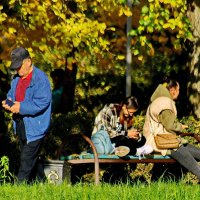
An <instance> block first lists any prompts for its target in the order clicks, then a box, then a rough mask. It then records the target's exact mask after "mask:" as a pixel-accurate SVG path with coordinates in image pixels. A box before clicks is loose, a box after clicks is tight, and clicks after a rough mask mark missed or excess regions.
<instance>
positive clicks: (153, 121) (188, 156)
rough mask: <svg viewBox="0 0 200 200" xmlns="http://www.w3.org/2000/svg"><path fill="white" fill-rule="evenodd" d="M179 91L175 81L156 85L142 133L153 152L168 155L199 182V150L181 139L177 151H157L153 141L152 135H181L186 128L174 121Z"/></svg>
mask: <svg viewBox="0 0 200 200" xmlns="http://www.w3.org/2000/svg"><path fill="white" fill-rule="evenodd" d="M179 89H180V86H179V83H178V82H177V81H175V80H167V81H166V82H165V83H163V84H159V85H158V87H157V88H156V90H155V91H154V93H153V95H152V96H151V101H150V105H149V107H148V109H147V113H146V118H145V124H144V128H143V133H144V136H145V137H146V140H147V141H146V144H148V145H151V146H152V147H153V149H154V151H155V152H160V153H161V154H162V155H166V154H168V155H170V156H171V157H172V158H174V159H176V160H177V161H178V162H179V163H180V164H181V165H182V166H184V167H185V168H186V169H188V170H189V171H191V172H192V173H193V174H195V175H196V176H197V177H198V179H199V180H200V166H199V165H198V163H197V161H196V159H197V160H200V149H199V148H197V147H195V146H193V145H190V144H188V143H187V141H186V140H184V139H181V143H180V147H179V148H177V149H171V150H170V149H158V148H157V146H156V143H155V140H154V135H156V134H158V133H159V134H162V133H173V134H181V132H182V131H183V129H185V128H188V126H187V125H183V124H181V123H179V122H177V121H176V116H177V110H176V106H175V102H174V100H176V99H177V98H178V95H179Z"/></svg>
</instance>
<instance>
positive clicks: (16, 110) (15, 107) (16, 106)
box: [10, 101, 20, 114]
mask: <svg viewBox="0 0 200 200" xmlns="http://www.w3.org/2000/svg"><path fill="white" fill-rule="evenodd" d="M10 111H11V112H12V113H15V114H17V113H19V111H20V102H19V101H15V102H14V105H13V106H12V107H11V108H10Z"/></svg>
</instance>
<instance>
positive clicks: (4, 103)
mask: <svg viewBox="0 0 200 200" xmlns="http://www.w3.org/2000/svg"><path fill="white" fill-rule="evenodd" d="M1 103H2V107H3V108H4V109H6V110H8V111H11V110H10V108H11V107H10V106H9V105H8V104H6V100H4V101H2V102H1Z"/></svg>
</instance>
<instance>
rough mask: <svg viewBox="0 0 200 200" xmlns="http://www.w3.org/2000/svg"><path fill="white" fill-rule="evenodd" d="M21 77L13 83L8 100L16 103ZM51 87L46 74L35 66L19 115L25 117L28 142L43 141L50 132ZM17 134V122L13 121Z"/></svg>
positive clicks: (14, 79)
mask: <svg viewBox="0 0 200 200" xmlns="http://www.w3.org/2000/svg"><path fill="white" fill-rule="evenodd" d="M18 80H19V76H15V77H14V78H13V80H12V82H11V88H10V90H9V91H8V94H7V98H11V99H12V100H13V101H15V96H16V95H15V94H16V86H17V83H18ZM51 98H52V95H51V86H50V83H49V80H48V77H47V76H46V74H45V73H44V72H43V71H41V70H40V69H38V68H37V67H35V66H33V74H32V79H31V83H30V86H29V87H28V88H27V89H26V93H25V97H24V101H22V102H20V111H19V114H20V115H22V116H23V120H24V125H25V130H26V137H27V142H28V143H29V142H32V141H35V140H38V139H41V138H43V137H44V136H45V134H46V133H47V131H48V128H49V125H50V119H51ZM13 125H14V132H15V133H16V122H15V121H13Z"/></svg>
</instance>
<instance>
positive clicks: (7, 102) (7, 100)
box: [6, 99, 14, 107]
mask: <svg viewBox="0 0 200 200" xmlns="http://www.w3.org/2000/svg"><path fill="white" fill-rule="evenodd" d="M6 104H7V105H8V106H10V107H11V106H13V105H14V102H13V101H11V100H10V99H6Z"/></svg>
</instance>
